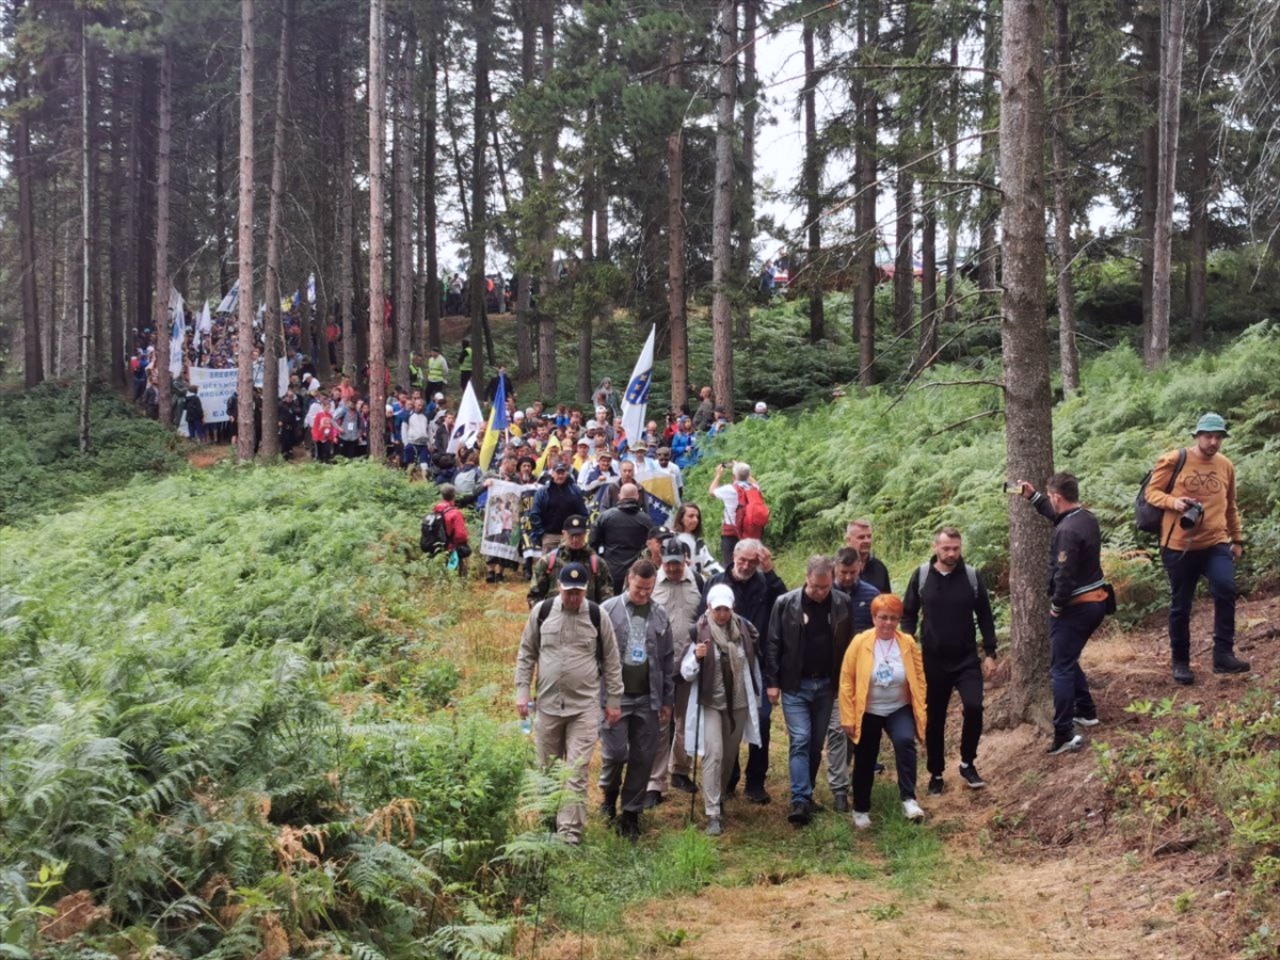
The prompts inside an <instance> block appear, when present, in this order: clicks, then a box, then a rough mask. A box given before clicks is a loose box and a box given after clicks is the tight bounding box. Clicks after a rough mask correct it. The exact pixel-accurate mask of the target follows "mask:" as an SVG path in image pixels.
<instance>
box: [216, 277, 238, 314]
mask: <svg viewBox="0 0 1280 960" xmlns="http://www.w3.org/2000/svg"><path fill="white" fill-rule="evenodd" d="M239 302H240V281H239V280H237V281H236V282H235V283H233V284H232V285H231V289H230V290H228V291H227V295H226V296H225V297H223V298H222V302H221V303H219V304H218V309H217V310H215V311H213V312H214V313H235V312H236V307H237V305H238V304H239Z"/></svg>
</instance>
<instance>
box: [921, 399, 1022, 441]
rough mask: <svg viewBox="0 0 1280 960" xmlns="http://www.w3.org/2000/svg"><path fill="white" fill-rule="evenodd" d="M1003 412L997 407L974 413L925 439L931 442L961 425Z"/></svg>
mask: <svg viewBox="0 0 1280 960" xmlns="http://www.w3.org/2000/svg"><path fill="white" fill-rule="evenodd" d="M1003 412H1004V411H1003V410H1001V409H1000V408H999V407H992V408H991V409H990V410H983V411H982V412H981V413H975V414H974V415H973V416H972V417H965V418H964V419H963V420H957V421H956V422H955V423H952V424H949V425H948V426H945V427H943V428H942V429H941V430H935V431H934V432H933V433H931V434H929V435H928V436H927V437H925V439H926V440H932V439H933V438H934V437H938V436H941V435H942V434H944V433H946V432H947V431H949V430H954V429H955V428H956V427H959V426H961V425H963V424H966V423H970V422H972V421H974V420H981V419H982V418H983V417H992V416H995V415H996V414H998V413H1003Z"/></svg>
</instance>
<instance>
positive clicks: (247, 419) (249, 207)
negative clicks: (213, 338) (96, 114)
mask: <svg viewBox="0 0 1280 960" xmlns="http://www.w3.org/2000/svg"><path fill="white" fill-rule="evenodd" d="M237 216H238V223H237V225H236V226H237V238H236V255H237V256H238V257H239V258H240V281H239V282H240V288H239V291H240V292H239V300H238V304H237V305H238V308H239V316H238V317H237V322H236V337H237V339H236V456H237V457H238V458H239V459H240V460H241V461H242V462H243V461H246V460H252V459H253V450H254V447H255V446H256V443H255V441H256V439H257V438H256V437H255V436H254V432H253V431H254V425H253V0H240V210H239V213H238V215H237Z"/></svg>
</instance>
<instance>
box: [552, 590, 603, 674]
mask: <svg viewBox="0 0 1280 960" xmlns="http://www.w3.org/2000/svg"><path fill="white" fill-rule="evenodd" d="M555 600H556V598H555V597H548V598H547V599H546V600H543V601H542V603H540V604H538V641H539V642H541V641H542V625H543V624H544V623H546V622H547V617H549V616H551V604H553V603H555ZM587 616H589V617H590V618H591V625H592V626H593V627H595V628H596V666H597V667H599V668H600V672H601V673H604V634H602V633H601V632H600V605H599V604H598V603H595V602H594V601H591V600H588V601H587Z"/></svg>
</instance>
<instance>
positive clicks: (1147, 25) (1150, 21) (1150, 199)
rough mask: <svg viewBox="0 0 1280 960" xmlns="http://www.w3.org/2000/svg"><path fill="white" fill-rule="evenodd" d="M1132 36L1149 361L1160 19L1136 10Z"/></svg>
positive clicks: (1145, 354)
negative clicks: (1141, 113)
mask: <svg viewBox="0 0 1280 960" xmlns="http://www.w3.org/2000/svg"><path fill="white" fill-rule="evenodd" d="M1134 32H1135V33H1136V34H1137V36H1138V43H1139V49H1140V52H1141V61H1140V63H1139V73H1140V76H1141V91H1142V100H1143V104H1144V105H1145V106H1146V109H1147V111H1148V113H1149V116H1150V122H1149V123H1148V124H1147V126H1146V127H1145V128H1144V129H1143V131H1142V144H1141V161H1140V164H1139V166H1140V168H1141V171H1142V196H1141V201H1140V207H1139V220H1138V234H1139V237H1138V239H1139V241H1140V243H1141V244H1142V355H1143V357H1144V358H1146V359H1148V360H1149V359H1150V354H1151V319H1152V316H1153V311H1154V308H1155V303H1154V290H1155V287H1154V286H1153V284H1154V280H1155V236H1156V206H1157V202H1158V201H1157V199H1156V197H1157V194H1158V193H1159V187H1160V123H1159V115H1160V18H1159V16H1158V15H1157V14H1155V13H1152V12H1151V11H1150V10H1148V9H1145V8H1139V11H1138V14H1137V17H1136V18H1135V27H1134Z"/></svg>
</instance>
